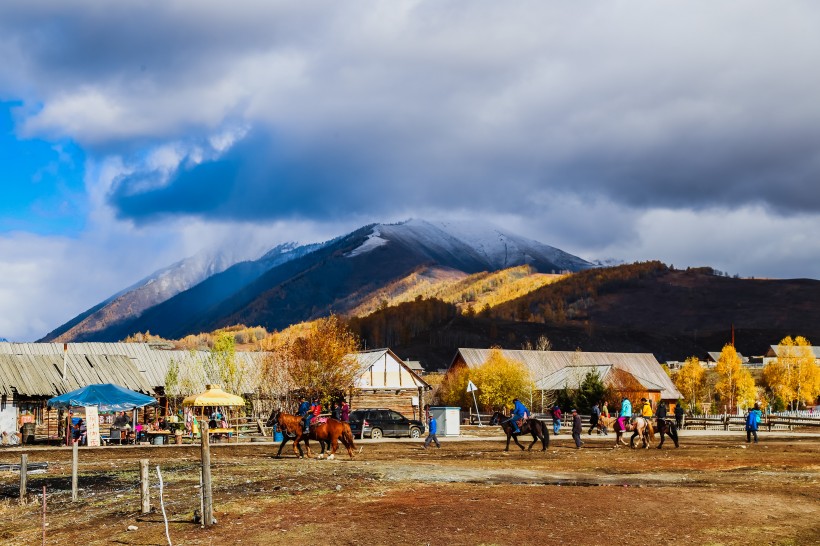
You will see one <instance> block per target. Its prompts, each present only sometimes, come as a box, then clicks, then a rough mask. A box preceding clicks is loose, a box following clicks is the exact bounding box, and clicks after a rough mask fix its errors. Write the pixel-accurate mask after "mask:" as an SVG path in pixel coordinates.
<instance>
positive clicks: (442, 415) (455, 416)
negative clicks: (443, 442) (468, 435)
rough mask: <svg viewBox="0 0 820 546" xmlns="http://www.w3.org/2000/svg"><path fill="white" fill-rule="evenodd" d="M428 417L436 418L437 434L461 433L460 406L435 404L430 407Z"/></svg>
mask: <svg viewBox="0 0 820 546" xmlns="http://www.w3.org/2000/svg"><path fill="white" fill-rule="evenodd" d="M430 417H431V418H433V419H435V420H436V425H438V432H437V433H436V434H437V435H438V436H460V435H461V422H460V420H461V408H458V407H455V408H454V407H449V406H436V407H431V408H430Z"/></svg>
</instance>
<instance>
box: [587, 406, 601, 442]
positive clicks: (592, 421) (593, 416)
mask: <svg viewBox="0 0 820 546" xmlns="http://www.w3.org/2000/svg"><path fill="white" fill-rule="evenodd" d="M600 418H601V409H600V408H599V407H598V404H597V403H596V404H595V405H594V406H592V412H591V413H590V416H589V430H588V431H587V435H590V434H592V429H594V428H596V427H597V426H598V420H599V419H600ZM600 433H601V431H600V430H599V431H598V434H600Z"/></svg>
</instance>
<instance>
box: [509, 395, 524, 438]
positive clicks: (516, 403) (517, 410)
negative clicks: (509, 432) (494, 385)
mask: <svg viewBox="0 0 820 546" xmlns="http://www.w3.org/2000/svg"><path fill="white" fill-rule="evenodd" d="M529 414H530V411H529V410H528V409H527V406H525V405H524V404H523V403H522V402H521V400H519V399H518V398H514V399H513V410H512V415H511V416H510V418H509V419H508V420H507V421H509V422H510V423H511V424H512V426H513V434H521V429H520V428H519V427H518V421H522V420H524V419H526V418H527V416H528V415H529Z"/></svg>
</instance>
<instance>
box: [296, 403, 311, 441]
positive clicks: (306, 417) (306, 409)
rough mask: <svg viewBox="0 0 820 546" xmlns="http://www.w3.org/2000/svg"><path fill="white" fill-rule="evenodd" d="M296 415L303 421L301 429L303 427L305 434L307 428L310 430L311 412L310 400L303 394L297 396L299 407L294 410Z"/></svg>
mask: <svg viewBox="0 0 820 546" xmlns="http://www.w3.org/2000/svg"><path fill="white" fill-rule="evenodd" d="M296 415H298V416H299V417H301V418H302V420H303V421H304V424H303V425H302V429H304V433H305V434H307V433H308V430H310V418H311V417H313V414H312V413H311V412H310V402H308V401H307V399H306V398H305V397H304V396H300V397H299V409H298V410H296Z"/></svg>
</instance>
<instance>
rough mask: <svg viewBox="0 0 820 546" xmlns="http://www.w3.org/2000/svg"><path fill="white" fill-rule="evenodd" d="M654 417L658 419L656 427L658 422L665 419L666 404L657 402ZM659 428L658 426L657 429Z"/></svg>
mask: <svg viewBox="0 0 820 546" xmlns="http://www.w3.org/2000/svg"><path fill="white" fill-rule="evenodd" d="M655 417H657V418H658V425H660V422H661V421H663V420H664V419H666V403H665V402H663V401H661V402H658V411H656V412H655ZM658 428H660V426H659V427H658Z"/></svg>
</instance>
